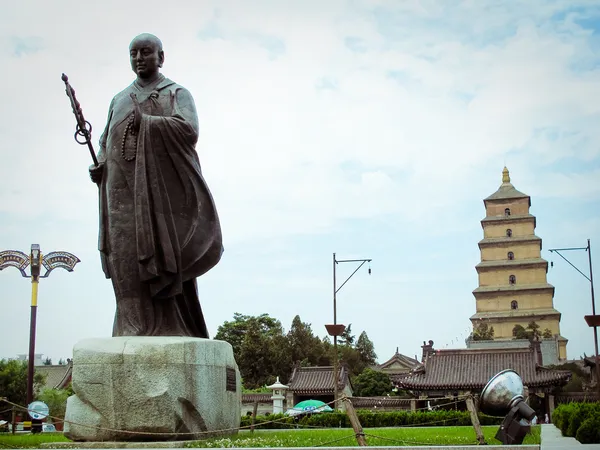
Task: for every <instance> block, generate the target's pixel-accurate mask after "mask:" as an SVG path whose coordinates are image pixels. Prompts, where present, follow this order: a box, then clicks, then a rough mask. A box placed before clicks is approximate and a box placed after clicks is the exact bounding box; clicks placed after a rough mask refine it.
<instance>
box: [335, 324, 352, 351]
mask: <svg viewBox="0 0 600 450" xmlns="http://www.w3.org/2000/svg"><path fill="white" fill-rule="evenodd" d="M354 340H355V336H354V335H353V334H352V324H351V323H350V324H348V326H347V327H346V329H345V330H344V332H343V333H342V334H341V336H340V337H339V338H338V344H340V345H349V346H352V345H354Z"/></svg>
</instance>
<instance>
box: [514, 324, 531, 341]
mask: <svg viewBox="0 0 600 450" xmlns="http://www.w3.org/2000/svg"><path fill="white" fill-rule="evenodd" d="M512 334H513V336H514V337H515V339H529V335H528V334H527V330H526V329H525V328H524V327H523V325H519V324H517V325H515V326H514V327H513V329H512Z"/></svg>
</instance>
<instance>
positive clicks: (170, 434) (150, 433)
mask: <svg viewBox="0 0 600 450" xmlns="http://www.w3.org/2000/svg"><path fill="white" fill-rule="evenodd" d="M467 397H468V396H466V395H465V396H462V397H457V399H456V400H454V401H452V402H449V403H444V404H442V405H436V407H441V406H447V405H451V404H455V403H458V402H459V401H464V399H466V398H467ZM344 398H347V397H344ZM342 400H343V399H338V401H342ZM418 400H419V401H423V400H424V399H418ZM436 400H440V399H439V398H436ZM0 401H4V402H6V403H8V404H9V405H11V406H14V407H15V408H18V409H20V410H22V411H27V412H29V411H30V410H29V408H28V407H26V406H22V405H19V404H17V403H14V402H11V401H10V400H8V399H7V398H5V397H2V398H0ZM332 403H335V401H331V402H328V403H326V405H329V404H332ZM423 409H429V407H425V408H418V409H417V410H415V411H419V410H423ZM10 410H12V408H9V409H7V410H5V411H4V412H6V411H10ZM47 417H49V418H50V419H52V420H53V422H54V423H67V424H70V425H75V426H81V427H84V428H92V429H96V430H100V431H110V432H115V433H122V434H131V435H142V436H167V437H173V435H176V436H198V435H208V436H210V435H215V436H218V435H220V434H225V433H228V432H235V431H241V430H248V429H250V428H253V427H254V428H258V427H261V426H263V425H268V424H272V423H279V422H282V421H284V420H287V419H288V417H290V416H287V417H281V418H278V419H273V420H268V421H264V422H261V423H259V424H251V425H244V426H239V427H232V428H224V429H220V430H213V431H197V432H153V431H130V430H119V429H115V428H108V427H101V426H95V425H87V424H82V423H78V422H73V421H70V420H69V421H67V420H64V419H62V418H59V417H55V416H52V415H48V416H47ZM453 420H458V418H449V419H443V420H437V421H431V422H423V423H419V424H411V425H399V426H397V428H414V427H422V426H427V425H432V424H436V423H446V422H449V421H453ZM281 425H286V426H287V425H289V426H290V427H295V428H298V427H302V428H318V429H325V428H330V427H321V426H315V425H305V424H299V423H282V424H281ZM363 435H364V436H374V435H367V434H364V433H363ZM354 437H356V434H352V435H349V436H346V437H344V438H340V439H336V440H334V441H330V442H326V443H322V444H319V445H317V446H324V445H327V444H329V443H333V442H338V441H341V440H344V439H348V438H354ZM379 438H381V439H389V438H383V437H379ZM398 442H403V441H398Z"/></svg>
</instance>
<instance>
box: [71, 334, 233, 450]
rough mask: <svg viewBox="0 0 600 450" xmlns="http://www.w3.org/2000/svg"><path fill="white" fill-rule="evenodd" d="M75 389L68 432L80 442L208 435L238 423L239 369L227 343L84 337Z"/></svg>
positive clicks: (76, 351)
mask: <svg viewBox="0 0 600 450" xmlns="http://www.w3.org/2000/svg"><path fill="white" fill-rule="evenodd" d="M73 391H74V393H75V395H73V396H71V397H69V399H68V401H67V411H66V415H65V435H66V436H67V437H68V438H70V439H73V440H76V441H166V440H187V439H203V438H206V437H213V436H217V435H227V434H234V433H236V432H237V427H239V425H240V418H241V397H242V391H241V380H240V374H239V370H238V367H237V364H236V362H235V360H234V357H233V349H232V347H231V345H230V344H228V343H227V342H224V341H215V340H209V339H199V338H189V337H117V338H106V339H86V340H83V341H80V342H79V343H77V344H76V345H75V348H74V349H73ZM157 433H158V434H157Z"/></svg>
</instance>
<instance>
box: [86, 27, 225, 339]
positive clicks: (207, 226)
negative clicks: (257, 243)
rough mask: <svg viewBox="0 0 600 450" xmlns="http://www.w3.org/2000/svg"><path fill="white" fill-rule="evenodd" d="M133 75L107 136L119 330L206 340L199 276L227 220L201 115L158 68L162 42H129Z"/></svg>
mask: <svg viewBox="0 0 600 450" xmlns="http://www.w3.org/2000/svg"><path fill="white" fill-rule="evenodd" d="M129 58H130V61H131V68H132V69H133V71H134V72H135V74H136V75H137V78H136V80H135V81H134V82H133V83H132V84H131V85H129V86H128V87H127V88H125V89H124V90H123V91H121V92H120V93H118V94H117V95H116V96H115V97H114V98H113V100H112V102H111V104H110V108H109V114H108V123H107V125H106V128H105V130H104V133H103V134H102V136H101V138H100V149H99V152H98V160H99V161H100V164H99V166H98V167H96V166H92V167H90V176H91V178H92V181H94V182H95V183H97V184H98V185H99V188H100V235H99V250H100V255H101V259H102V267H103V270H104V273H105V274H106V277H107V278H110V279H111V280H112V283H113V288H114V291H115V296H116V306H117V308H116V313H115V321H114V326H113V336H192V337H201V338H208V331H207V328H206V323H205V321H204V316H203V314H202V309H201V307H200V302H199V300H198V292H197V286H196V278H197V277H199V276H200V275H202V274H204V273H206V272H207V271H208V270H210V269H211V268H213V267H214V266H215V265H216V264H217V263H218V262H219V260H220V258H221V254H222V252H223V246H222V237H221V226H220V223H219V217H218V215H217V211H216V209H215V205H214V202H213V198H212V195H211V193H210V191H209V189H208V187H207V185H206V182H205V181H204V178H203V177H202V171H201V168H200V161H199V159H198V155H197V153H196V150H195V145H196V142H197V140H198V117H197V114H196V107H195V105H194V100H193V98H192V96H191V95H190V93H189V92H188V91H187V90H186V89H185V88H183V87H182V86H180V85H178V84H176V83H175V82H173V81H171V80H169V79H168V78H165V77H164V75H162V74H161V73H160V68H161V67H162V65H163V62H164V52H163V49H162V43H161V41H160V40H159V39H158V38H157V37H156V36H153V35H151V34H142V35H139V36H137V37H136V38H134V39H133V41H132V42H131V44H130V46H129Z"/></svg>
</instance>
